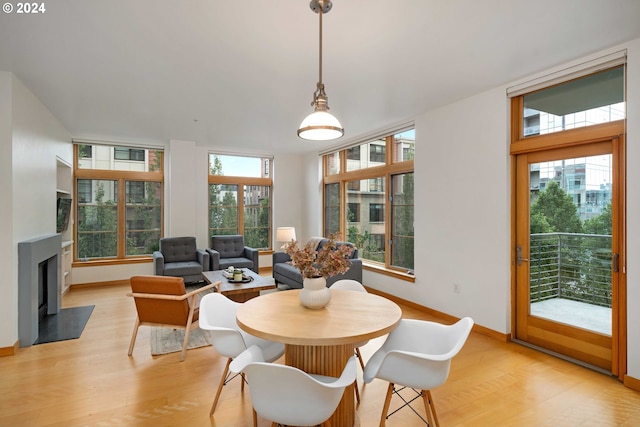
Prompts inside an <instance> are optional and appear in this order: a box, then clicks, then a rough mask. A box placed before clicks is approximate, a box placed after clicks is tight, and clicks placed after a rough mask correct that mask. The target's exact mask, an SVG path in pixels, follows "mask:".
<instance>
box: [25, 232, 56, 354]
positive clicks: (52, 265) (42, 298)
mask: <svg viewBox="0 0 640 427" xmlns="http://www.w3.org/2000/svg"><path fill="white" fill-rule="evenodd" d="M61 246H62V237H61V235H60V234H51V235H48V236H43V237H38V238H35V239H31V240H27V241H24V242H19V243H18V338H19V339H20V347H29V346H31V345H32V344H33V343H34V342H36V340H37V339H38V323H39V321H40V319H39V315H38V311H39V308H40V307H41V306H46V309H45V310H46V314H47V315H49V314H56V313H58V312H59V311H60V303H61V298H62V295H61V292H62V283H61V282H60V274H59V271H60V268H61V265H60V262H61V260H60V250H61ZM43 275H44V277H43ZM41 285H42V286H46V289H40V286H41ZM43 314H45V313H43Z"/></svg>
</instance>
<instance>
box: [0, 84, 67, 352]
mask: <svg viewBox="0 0 640 427" xmlns="http://www.w3.org/2000/svg"><path fill="white" fill-rule="evenodd" d="M0 100H1V101H0V102H1V104H0V116H2V117H3V118H2V119H0V120H2V121H0V138H3V139H2V140H0V142H2V148H0V152H2V154H7V155H8V159H10V161H9V162H7V164H5V163H4V162H6V159H7V158H6V157H5V156H4V155H2V156H1V157H2V159H3V160H2V161H0V164H1V165H2V166H3V167H2V169H4V170H3V172H2V175H0V176H1V177H2V187H5V186H8V187H11V188H12V191H10V193H12V194H10V196H11V197H10V198H9V199H5V200H9V201H10V203H6V202H5V203H4V205H9V209H11V212H7V211H6V208H5V207H2V208H0V217H2V224H3V226H4V224H8V227H9V228H10V229H12V232H8V233H6V234H4V235H6V236H12V238H11V239H7V240H9V243H8V244H9V245H10V249H11V250H10V254H9V256H8V257H7V258H5V257H4V256H3V257H2V261H0V262H2V263H5V262H6V263H7V264H6V267H7V269H6V270H3V271H11V272H12V274H9V275H7V276H5V277H8V278H7V279H5V280H3V281H1V282H0V292H1V293H2V295H3V298H2V301H3V302H2V304H3V307H2V308H3V313H4V315H3V318H4V319H5V321H3V322H1V323H0V347H9V346H12V345H13V344H14V343H15V342H16V341H17V339H18V312H17V310H18V273H17V272H18V242H21V241H23V240H27V239H31V238H34V237H38V236H44V235H47V234H54V233H55V232H56V225H55V224H56V221H55V212H56V172H57V163H56V157H60V158H61V159H63V160H65V161H67V162H69V163H71V162H72V157H71V156H72V145H71V135H70V134H69V132H68V131H67V130H66V129H64V127H63V126H62V125H61V124H60V122H58V120H57V119H56V118H55V117H53V116H52V115H51V113H50V112H49V111H48V110H47V109H46V108H45V107H44V105H42V103H41V102H40V101H39V100H38V99H37V98H36V97H35V96H34V95H33V94H32V93H31V92H30V91H29V89H27V88H26V87H25V86H24V85H23V84H22V82H20V81H19V80H18V79H17V78H16V77H15V76H13V75H11V74H9V73H1V76H0ZM7 105H8V106H9V114H8V115H7V116H8V117H9V119H8V120H7V118H6V117H5V115H4V113H6V112H7ZM7 122H9V123H7ZM7 127H9V129H10V140H8V141H7V140H6V135H7V132H6V129H7ZM7 145H8V146H9V148H7ZM5 167H6V169H5ZM9 174H10V176H9ZM34 182H37V185H34ZM5 219H6V222H5ZM0 248H1V249H0V253H2V252H6V248H5V247H4V246H0ZM5 304H6V307H5ZM4 308H6V311H5V310H4Z"/></svg>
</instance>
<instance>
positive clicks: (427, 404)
mask: <svg viewBox="0 0 640 427" xmlns="http://www.w3.org/2000/svg"><path fill="white" fill-rule="evenodd" d="M422 398H423V399H424V409H426V411H427V419H428V420H429V426H432V425H433V426H435V427H440V422H439V421H438V414H437V413H436V405H435V404H434V403H433V397H431V391H430V390H422ZM431 415H433V420H432V419H431Z"/></svg>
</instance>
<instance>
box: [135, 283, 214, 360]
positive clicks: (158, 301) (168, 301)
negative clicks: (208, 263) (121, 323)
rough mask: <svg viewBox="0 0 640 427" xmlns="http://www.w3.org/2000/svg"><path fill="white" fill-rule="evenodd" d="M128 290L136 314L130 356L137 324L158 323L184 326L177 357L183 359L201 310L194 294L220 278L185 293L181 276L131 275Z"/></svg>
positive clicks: (166, 325) (150, 324) (176, 327)
mask: <svg viewBox="0 0 640 427" xmlns="http://www.w3.org/2000/svg"><path fill="white" fill-rule="evenodd" d="M130 282H131V291H132V292H131V293H128V294H127V296H130V297H133V300H134V301H135V304H136V310H137V312H138V316H137V318H136V324H135V327H134V328H133V335H132V336H131V343H130V344H129V356H131V354H132V353H133V346H134V345H135V343H136V337H137V335H138V328H139V327H140V326H160V327H167V328H175V329H184V330H185V333H184V342H183V344H182V353H181V354H180V361H181V362H182V361H184V358H185V357H186V353H187V344H188V343H189V333H190V332H191V329H193V328H196V327H198V319H199V314H200V310H199V308H198V307H196V305H197V304H196V296H197V295H198V294H200V293H202V292H203V291H206V290H209V289H211V288H214V287H216V286H218V285H219V284H220V282H216V283H212V284H210V285H207V286H203V287H201V288H198V289H196V290H194V291H191V292H189V293H187V291H186V289H185V287H184V279H182V277H171V276H133V277H131V279H130Z"/></svg>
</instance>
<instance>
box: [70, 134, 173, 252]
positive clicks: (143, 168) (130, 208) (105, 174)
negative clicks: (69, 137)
mask: <svg viewBox="0 0 640 427" xmlns="http://www.w3.org/2000/svg"><path fill="white" fill-rule="evenodd" d="M162 155H163V153H162V151H159V150H148V149H141V148H126V147H115V146H109V145H98V144H95V145H88V144H76V145H75V158H76V168H75V172H74V173H75V193H76V197H75V199H76V227H75V235H76V238H75V240H76V242H77V244H76V253H75V259H76V260H82V261H92V260H104V259H116V260H117V259H127V258H132V257H139V256H141V255H151V254H152V253H153V251H154V250H157V249H158V242H159V241H160V237H162V195H163V185H164V184H163V181H164V177H163V172H162ZM132 160H134V161H133V162H132Z"/></svg>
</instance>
